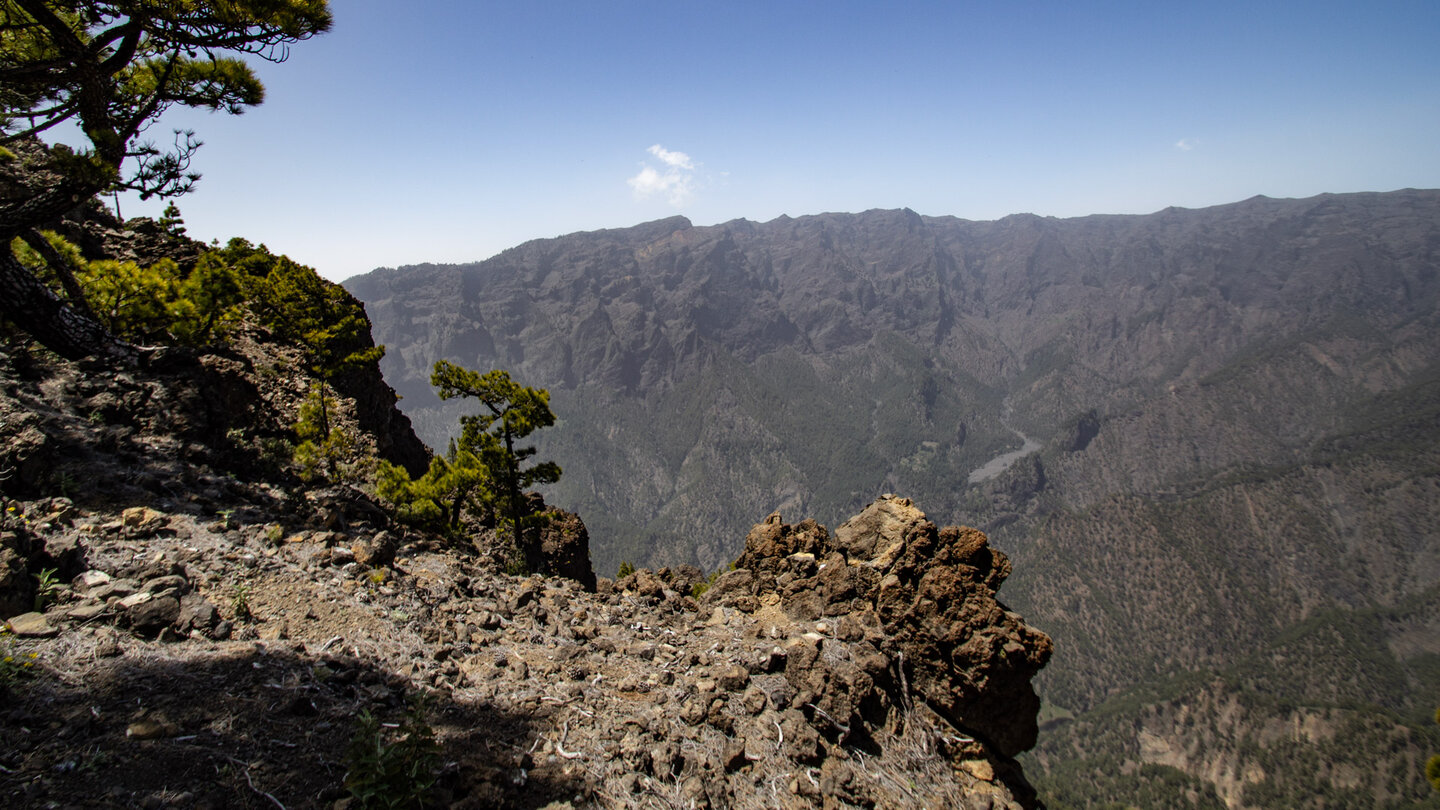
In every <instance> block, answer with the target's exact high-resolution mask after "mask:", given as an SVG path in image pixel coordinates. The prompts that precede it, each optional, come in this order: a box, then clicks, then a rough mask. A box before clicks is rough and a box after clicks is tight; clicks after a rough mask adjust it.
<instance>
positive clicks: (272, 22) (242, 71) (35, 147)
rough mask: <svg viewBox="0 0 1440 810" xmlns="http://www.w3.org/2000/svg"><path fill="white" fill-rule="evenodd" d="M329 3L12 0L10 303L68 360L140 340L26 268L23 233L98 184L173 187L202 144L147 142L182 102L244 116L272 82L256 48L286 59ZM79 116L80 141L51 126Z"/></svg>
mask: <svg viewBox="0 0 1440 810" xmlns="http://www.w3.org/2000/svg"><path fill="white" fill-rule="evenodd" d="M330 24H331V14H330V8H329V5H328V3H327V2H325V0H216V1H215V2H204V1H203V0H116V1H115V2H100V1H99V0H0V312H3V313H4V314H5V315H6V316H7V317H9V318H10V319H11V320H13V321H14V322H15V323H16V324H18V325H19V326H21V327H22V328H24V329H26V331H28V332H30V334H32V335H33V336H34V337H35V338H36V339H37V340H40V341H41V342H42V343H44V344H45V345H46V346H48V347H50V348H51V349H53V350H54V351H56V352H57V353H59V354H61V355H64V356H67V357H82V356H86V355H91V354H110V355H116V356H124V355H126V354H127V351H126V347H125V346H124V345H123V344H121V343H120V342H119V341H117V340H115V339H114V338H113V337H112V336H110V335H109V334H108V332H106V330H105V329H104V327H103V326H101V325H100V324H99V323H97V322H96V321H95V319H94V318H91V317H89V316H88V315H87V314H86V313H85V312H83V309H84V308H83V307H79V308H78V309H79V310H82V311H77V308H76V307H70V306H67V305H66V303H65V302H64V301H62V300H61V299H60V298H59V297H58V296H57V295H56V294H55V293H54V292H53V291H51V290H50V289H49V288H48V287H47V286H46V285H44V284H43V283H42V282H40V281H39V280H38V279H36V278H35V276H34V275H33V274H32V273H30V272H29V271H28V270H26V269H25V268H24V267H23V266H22V265H21V264H20V263H19V262H18V261H17V260H16V257H15V255H14V253H13V248H12V244H13V243H14V242H15V240H16V239H17V238H18V237H22V236H24V235H25V234H27V233H28V232H30V231H32V230H33V229H35V228H37V227H42V226H45V225H46V224H48V223H51V222H53V221H55V220H56V219H57V218H59V217H61V216H63V215H64V214H65V213H67V212H69V211H71V210H73V209H74V208H76V207H77V206H79V205H81V204H82V203H84V202H86V201H88V200H90V199H91V198H93V197H94V196H95V195H97V194H100V193H102V192H106V191H112V190H120V189H125V190H131V191H135V192H138V193H139V194H140V196H141V197H151V196H159V197H173V196H176V195H179V194H184V193H185V192H187V191H189V190H190V189H191V188H192V187H193V186H194V184H195V181H196V180H198V179H199V175H198V174H196V173H194V172H192V171H191V170H190V162H191V158H192V157H193V156H194V154H195V150H196V149H198V148H199V146H200V142H199V141H197V140H196V139H195V137H194V133H191V132H177V133H176V134H175V140H174V142H173V144H171V145H169V146H166V147H161V146H156V145H155V144H154V143H153V142H150V141H142V140H140V138H141V136H142V134H143V133H145V131H146V129H147V127H148V126H149V125H150V124H152V123H153V122H154V121H155V120H156V119H157V118H158V117H159V116H160V115H162V114H163V113H164V112H165V111H166V110H168V109H170V108H171V107H174V106H177V105H179V106H185V107H197V108H205V109H210V110H215V111H223V112H227V113H231V114H237V113H241V112H243V111H244V110H245V109H246V108H248V107H252V106H254V105H256V104H259V103H260V102H261V101H262V100H263V99H264V97H265V90H264V87H263V86H262V85H261V83H260V81H259V79H258V78H256V76H255V74H254V72H253V71H252V70H251V68H250V66H249V65H248V64H246V62H245V61H244V57H256V58H260V59H265V60H268V61H272V62H280V61H284V60H285V59H286V57H287V56H288V55H289V47H290V45H292V44H293V43H295V42H299V41H301V40H305V39H308V38H310V37H312V36H315V35H316V34H319V33H322V32H324V31H326V30H328V29H329V27H330ZM66 122H73V123H74V124H76V125H77V127H78V129H79V130H80V132H82V133H83V134H84V136H85V138H86V139H87V140H88V141H89V144H88V146H87V147H85V148H82V149H79V150H76V149H72V148H70V147H67V146H64V145H59V144H56V145H48V144H46V143H44V142H43V141H42V140H41V136H43V135H45V134H46V133H47V132H50V131H51V130H53V129H54V128H55V127H56V126H58V125H60V124H62V123H66Z"/></svg>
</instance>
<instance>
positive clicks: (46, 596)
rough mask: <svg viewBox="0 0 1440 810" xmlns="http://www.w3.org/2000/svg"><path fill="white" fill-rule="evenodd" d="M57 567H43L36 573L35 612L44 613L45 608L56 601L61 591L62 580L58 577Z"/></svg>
mask: <svg viewBox="0 0 1440 810" xmlns="http://www.w3.org/2000/svg"><path fill="white" fill-rule="evenodd" d="M56 570H57V569H54V568H42V569H40V573H38V574H36V575H35V612H36V613H44V612H45V608H46V607H47V606H49V605H50V604H51V603H52V602H54V601H55V597H56V596H57V595H58V594H59V593H60V587H61V585H60V581H59V580H58V579H56V577H55V573H56Z"/></svg>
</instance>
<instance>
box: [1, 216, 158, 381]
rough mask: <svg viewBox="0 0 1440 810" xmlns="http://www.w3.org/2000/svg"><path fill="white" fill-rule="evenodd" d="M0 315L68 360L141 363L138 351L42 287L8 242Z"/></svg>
mask: <svg viewBox="0 0 1440 810" xmlns="http://www.w3.org/2000/svg"><path fill="white" fill-rule="evenodd" d="M0 315H4V316H5V317H6V318H8V319H9V320H10V321H11V322H13V323H14V324H15V325H16V326H18V327H20V328H21V329H23V330H25V331H26V332H28V333H29V334H30V335H31V337H34V338H35V339H36V340H38V341H40V344H41V345H43V346H44V347H45V348H47V349H49V350H51V351H53V352H55V353H56V354H58V355H60V356H61V357H64V358H66V359H69V360H79V359H81V358H84V357H95V356H100V357H105V358H108V359H110V360H112V361H116V362H119V363H124V364H126V365H134V364H136V363H137V362H139V359H140V350H139V348H138V347H136V346H134V345H131V344H129V343H126V342H124V341H122V340H119V339H117V338H116V337H115V336H114V335H112V334H110V332H109V331H107V330H106V329H105V327H104V326H102V325H101V324H100V322H99V321H97V320H95V319H94V318H87V317H85V316H84V315H82V314H81V313H79V312H77V311H76V310H75V309H73V308H72V307H70V306H67V305H66V304H65V302H64V301H62V300H61V299H60V297H59V296H57V295H56V294H55V293H54V291H52V290H51V289H50V288H49V287H47V286H45V285H44V284H42V283H41V282H40V280H39V279H37V278H36V277H35V274H33V273H31V272H30V271H29V270H27V269H26V268H25V266H24V265H22V264H20V262H19V260H17V259H16V258H15V254H14V253H12V252H11V250H10V243H9V240H8V239H7V240H6V241H5V244H4V245H0Z"/></svg>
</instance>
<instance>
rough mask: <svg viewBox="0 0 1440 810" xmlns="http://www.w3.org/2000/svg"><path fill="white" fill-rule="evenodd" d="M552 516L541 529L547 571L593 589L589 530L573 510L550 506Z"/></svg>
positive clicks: (542, 552)
mask: <svg viewBox="0 0 1440 810" xmlns="http://www.w3.org/2000/svg"><path fill="white" fill-rule="evenodd" d="M550 511H551V513H552V514H553V515H554V516H553V517H552V518H551V519H550V520H547V521H545V522H544V523H543V524H542V525H541V528H540V553H541V555H542V556H543V557H544V560H545V568H546V570H547V571H548V572H549V573H551V574H554V575H556V576H561V577H566V578H567V579H573V580H575V581H576V582H578V583H580V585H581V587H583V588H584V589H585V590H587V591H590V592H591V593H594V591H595V569H594V568H592V567H591V565H590V532H589V530H587V529H586V528H585V523H584V521H582V520H580V516H579V515H577V514H575V513H574V512H567V511H565V510H563V509H551V510H550Z"/></svg>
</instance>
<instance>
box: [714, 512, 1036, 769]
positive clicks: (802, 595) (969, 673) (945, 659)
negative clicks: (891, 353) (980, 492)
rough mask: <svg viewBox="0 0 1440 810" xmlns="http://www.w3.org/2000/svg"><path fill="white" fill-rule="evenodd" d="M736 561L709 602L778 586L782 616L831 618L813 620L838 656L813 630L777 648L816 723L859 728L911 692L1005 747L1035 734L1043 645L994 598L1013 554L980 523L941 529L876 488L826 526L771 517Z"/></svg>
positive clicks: (749, 605)
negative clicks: (996, 544) (869, 499)
mask: <svg viewBox="0 0 1440 810" xmlns="http://www.w3.org/2000/svg"><path fill="white" fill-rule="evenodd" d="M735 565H736V570H734V571H731V572H728V573H726V574H724V575H722V576H721V577H720V578H719V579H718V580H717V581H716V582H715V585H714V586H713V587H712V588H711V590H710V591H709V592H708V593H707V594H706V596H705V604H706V605H707V606H711V605H719V606H725V607H733V608H736V609H739V610H751V611H753V610H754V609H755V608H756V606H757V605H759V604H761V603H763V602H765V600H766V598H767V597H768V598H769V599H770V600H771V601H773V600H774V598H775V596H778V597H779V600H780V607H781V609H782V610H783V611H784V612H785V614H786V615H787V616H788V617H790V618H791V619H792V620H795V621H813V620H816V619H819V618H821V617H838V618H835V619H830V618H825V619H824V621H825V622H826V623H827V626H828V627H832V628H834V632H836V633H837V634H838V637H839V638H843V639H845V640H847V641H851V642H852V644H851V648H850V649H851V653H850V654H849V655H848V656H846V657H845V658H837V659H836V660H827V658H826V656H823V655H822V654H821V651H822V650H823V649H824V644H825V643H826V640H825V639H824V638H823V637H821V636H819V635H817V634H811V635H813V636H814V638H805V639H796V640H795V641H793V642H792V643H791V645H790V646H789V647H788V648H787V650H786V653H787V664H786V670H785V677H786V679H787V680H788V681H789V682H790V683H791V684H792V685H793V686H794V688H795V689H796V690H797V692H800V693H802V694H804V693H807V692H808V693H809V694H810V696H811V698H812V699H811V700H809V701H806V703H805V706H804V708H805V711H806V712H807V716H809V717H810V719H811V721H812V723H814V724H815V727H816V728H817V729H819V730H820V731H821V732H822V733H826V734H828V735H829V736H832V737H845V736H847V735H849V734H850V733H851V728H852V727H859V726H861V725H863V724H862V723H858V722H855V721H856V720H859V719H862V718H863V719H864V720H866V721H868V722H870V723H871V724H874V723H876V722H879V721H880V720H881V719H883V715H884V714H885V713H886V712H887V711H888V709H889V707H890V706H892V705H894V704H895V703H896V702H898V701H903V700H908V699H909V698H908V695H907V694H906V693H907V692H908V691H910V690H913V691H916V692H919V693H920V694H921V695H923V697H924V699H925V701H926V702H927V703H928V704H929V705H930V706H931V707H933V708H934V709H935V710H936V711H938V712H939V713H940V714H941V715H942V716H944V717H945V718H946V719H947V720H949V721H950V722H952V723H954V724H955V725H956V726H958V727H960V728H962V729H965V730H967V731H969V732H971V733H972V734H974V735H975V736H977V737H978V738H980V739H983V740H984V741H985V742H986V743H988V744H989V745H990V746H991V747H993V748H994V749H995V750H996V751H997V752H999V753H1000V754H1003V755H1004V756H1007V757H1013V756H1015V755H1016V754H1018V753H1020V752H1021V751H1024V750H1026V749H1027V748H1030V747H1031V746H1033V745H1034V744H1035V737H1036V733H1037V726H1036V720H1035V717H1036V714H1037V713H1038V711H1039V709H1040V701H1039V698H1038V697H1037V696H1036V694H1035V690H1034V689H1033V688H1032V687H1031V685H1030V681H1031V679H1032V678H1034V677H1035V675H1036V673H1038V672H1039V671H1040V669H1041V668H1042V667H1043V666H1045V663H1046V662H1047V661H1048V660H1049V658H1050V654H1051V651H1052V645H1051V642H1050V639H1049V637H1047V636H1046V635H1045V634H1044V633H1041V632H1039V631H1037V630H1035V629H1033V628H1031V627H1028V626H1026V625H1025V624H1024V622H1023V621H1022V620H1021V618H1020V617H1019V616H1018V615H1016V614H1014V613H1012V612H1011V611H1009V610H1007V609H1006V608H1005V606H1004V605H1003V604H1001V603H1000V602H999V601H998V600H997V599H996V591H997V590H998V589H999V587H1000V585H1001V583H1003V582H1004V581H1005V578H1006V577H1007V576H1008V575H1009V574H1010V561H1009V559H1008V558H1006V556H1005V555H1004V554H1003V553H1001V552H999V551H997V550H995V549H992V548H991V547H990V545H989V540H988V539H987V538H986V537H985V535H984V533H982V532H980V531H978V530H976V529H971V528H968V527H956V526H946V527H944V528H939V527H937V526H936V525H935V524H934V523H932V522H931V521H930V520H928V519H926V517H925V514H924V513H923V512H921V511H920V510H919V509H917V508H915V505H914V504H913V503H911V502H910V500H909V499H906V498H896V497H892V496H885V497H882V498H879V499H877V500H876V501H875V502H874V503H872V504H870V505H869V506H868V507H866V508H865V510H864V511H862V512H861V513H860V514H859V515H856V516H855V517H853V518H851V519H850V520H848V521H846V522H845V523H843V524H841V525H840V527H839V528H837V529H836V530H835V533H834V536H833V537H832V536H831V535H830V533H829V532H827V531H826V529H825V527H824V526H820V525H819V524H817V523H815V522H814V521H812V520H805V521H802V522H800V523H797V524H795V525H793V526H792V525H789V524H786V523H784V522H783V521H782V520H781V518H780V516H779V514H772V515H770V516H769V517H768V518H766V520H765V522H763V523H760V524H758V525H756V526H755V527H754V528H753V529H751V531H750V533H749V535H748V536H747V538H746V542H745V551H744V553H742V554H741V555H740V558H739V559H738V560H736V564H735ZM771 594H774V595H775V596H770V595H771ZM831 622H833V625H832V624H829V623H831ZM902 675H903V678H902V677H901V676H902Z"/></svg>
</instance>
